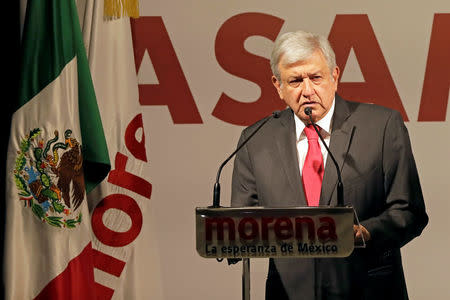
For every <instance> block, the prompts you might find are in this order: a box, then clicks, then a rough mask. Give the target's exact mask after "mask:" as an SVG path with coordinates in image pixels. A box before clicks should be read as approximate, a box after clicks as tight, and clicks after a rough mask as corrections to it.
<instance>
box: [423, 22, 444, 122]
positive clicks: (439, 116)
mask: <svg viewBox="0 0 450 300" xmlns="http://www.w3.org/2000/svg"><path fill="white" fill-rule="evenodd" d="M449 54H450V14H435V15H434V20H433V29H432V31H431V38H430V48H429V50H428V60H427V68H426V70H425V79H424V81H423V88H422V98H421V100H420V109H419V118H418V120H419V121H445V118H446V115H447V105H448V94H449V86H450V58H449Z"/></svg>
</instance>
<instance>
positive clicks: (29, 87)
mask: <svg viewBox="0 0 450 300" xmlns="http://www.w3.org/2000/svg"><path fill="white" fill-rule="evenodd" d="M71 3H72V1H58V0H53V1H48V0H38V1H35V0H29V1H28V6H27V12H26V18H25V26H24V32H23V40H22V41H23V42H22V56H21V57H22V64H21V88H20V91H19V103H18V105H19V107H20V106H22V105H24V104H25V103H27V102H28V101H30V100H31V99H32V98H33V97H34V96H36V95H37V94H38V93H39V92H40V91H41V90H42V89H43V88H44V87H46V86H47V85H48V84H49V83H50V82H52V81H53V80H54V79H55V78H57V77H58V76H59V74H60V73H61V71H62V70H63V68H64V66H65V65H66V64H67V63H68V62H69V61H71V60H72V59H73V58H74V57H75V54H76V52H75V51H76V50H77V48H76V45H75V40H74V35H73V32H74V29H75V28H74V26H73V24H72V22H71V21H72V20H73V19H74V17H73V9H72V7H71V5H70V4H71ZM78 26H79V25H78Z"/></svg>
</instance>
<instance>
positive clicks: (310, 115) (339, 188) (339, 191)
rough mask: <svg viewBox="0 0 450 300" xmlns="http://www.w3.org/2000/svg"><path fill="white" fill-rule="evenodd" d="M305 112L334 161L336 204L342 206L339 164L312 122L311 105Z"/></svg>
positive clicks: (342, 188)
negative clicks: (336, 181) (336, 178)
mask: <svg viewBox="0 0 450 300" xmlns="http://www.w3.org/2000/svg"><path fill="white" fill-rule="evenodd" d="M305 114H306V115H307V116H308V117H309V121H310V122H311V125H312V126H313V127H314V130H315V131H316V132H317V135H318V136H319V138H320V140H321V141H322V144H323V145H324V146H325V149H327V152H328V154H329V155H330V157H331V160H332V161H333V163H334V166H335V167H336V173H337V176H338V183H337V206H344V185H343V184H342V177H341V171H340V170H339V165H338V164H337V162H336V159H335V158H334V156H333V153H331V151H330V149H329V148H328V146H327V144H326V143H325V141H324V139H323V138H322V135H321V134H320V132H319V129H318V128H317V125H316V124H315V123H314V122H313V119H312V109H311V107H307V108H305Z"/></svg>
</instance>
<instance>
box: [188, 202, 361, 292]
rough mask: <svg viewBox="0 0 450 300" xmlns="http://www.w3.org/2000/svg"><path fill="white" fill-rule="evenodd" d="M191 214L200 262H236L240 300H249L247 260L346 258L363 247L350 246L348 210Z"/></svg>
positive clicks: (352, 215) (353, 219) (351, 215)
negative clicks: (240, 269)
mask: <svg viewBox="0 0 450 300" xmlns="http://www.w3.org/2000/svg"><path fill="white" fill-rule="evenodd" d="M195 213H196V248H197V252H198V254H199V255H200V256H202V257H204V258H215V259H218V260H219V261H220V260H222V259H224V258H227V259H231V260H237V259H242V261H243V272H242V299H244V300H249V299H250V258H281V257H286V258H287V257H290V258H294V257H297V258H305V257H308V258H313V257H316V258H327V257H346V256H349V255H350V254H351V253H352V252H353V250H354V248H363V247H365V242H364V240H363V239H362V241H361V242H360V243H359V242H358V241H356V243H355V238H354V229H353V227H354V225H359V220H358V217H357V214H356V212H355V210H354V209H353V207H351V206H337V207H328V206H324V207H288V208H265V207H241V208H230V207H206V208H196V211H195ZM357 228H359V226H358V227H357ZM361 236H362V235H361Z"/></svg>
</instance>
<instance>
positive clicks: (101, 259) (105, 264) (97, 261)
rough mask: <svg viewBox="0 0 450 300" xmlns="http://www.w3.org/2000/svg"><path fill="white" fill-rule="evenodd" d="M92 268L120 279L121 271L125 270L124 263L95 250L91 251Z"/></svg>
mask: <svg viewBox="0 0 450 300" xmlns="http://www.w3.org/2000/svg"><path fill="white" fill-rule="evenodd" d="M92 252H93V253H92V254H93V260H94V268H97V269H99V270H102V271H103V272H106V273H108V274H111V275H114V276H116V277H120V274H122V271H123V269H124V268H125V262H124V261H122V260H120V259H117V258H115V257H112V256H111V255H108V254H105V253H103V252H100V251H98V250H97V249H92Z"/></svg>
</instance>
